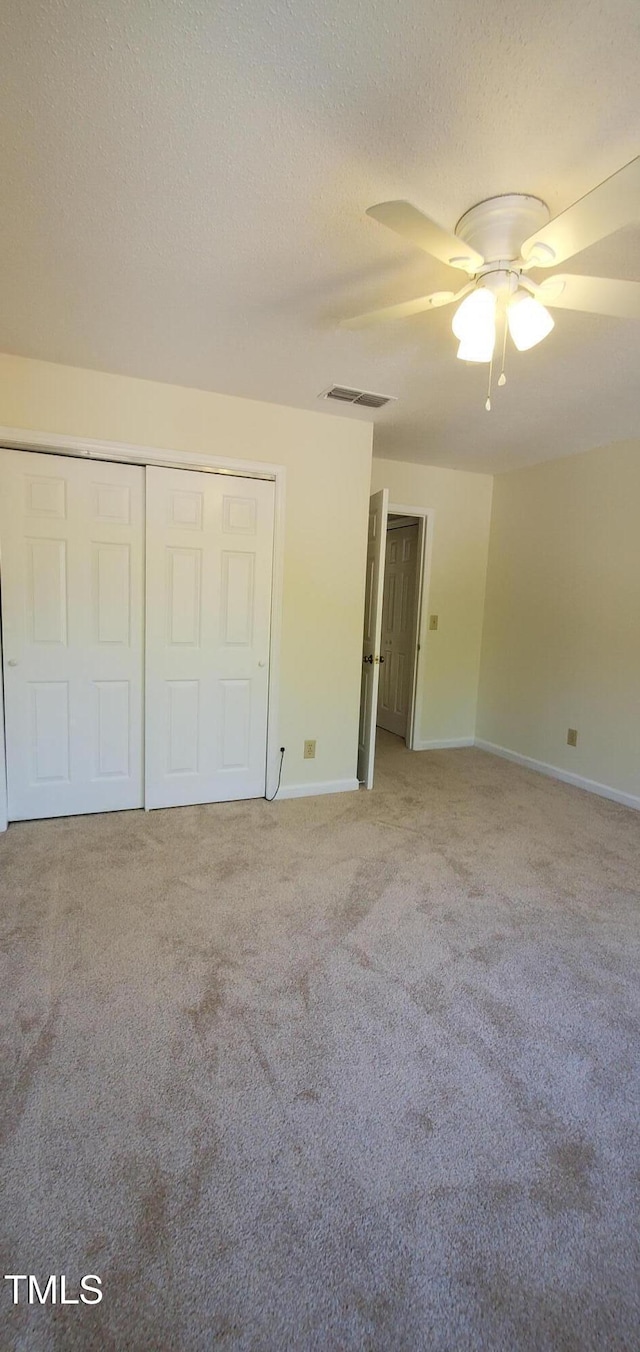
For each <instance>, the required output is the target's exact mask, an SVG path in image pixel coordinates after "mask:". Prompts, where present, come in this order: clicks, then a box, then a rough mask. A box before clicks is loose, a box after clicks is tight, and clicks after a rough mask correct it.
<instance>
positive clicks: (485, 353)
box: [451, 287, 496, 361]
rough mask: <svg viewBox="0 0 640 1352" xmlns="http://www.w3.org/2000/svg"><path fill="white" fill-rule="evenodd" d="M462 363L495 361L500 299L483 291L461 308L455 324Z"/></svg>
mask: <svg viewBox="0 0 640 1352" xmlns="http://www.w3.org/2000/svg"><path fill="white" fill-rule="evenodd" d="M451 327H452V329H453V332H454V333H455V335H456V338H459V339H460V346H459V348H458V353H457V355H458V357H459V358H460V361H491V358H492V356H493V349H494V347H495V341H496V298H495V296H494V294H493V292H492V291H487V290H486V289H485V288H484V287H479V288H478V290H477V291H472V292H471V295H470V296H466V297H465V299H464V300H463V302H462V304H461V305H459V306H458V309H457V310H456V312H455V314H454V316H453V320H452V323H451Z"/></svg>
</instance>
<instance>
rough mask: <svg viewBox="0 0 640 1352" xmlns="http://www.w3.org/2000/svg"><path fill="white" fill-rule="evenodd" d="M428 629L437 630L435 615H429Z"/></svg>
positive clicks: (436, 617)
mask: <svg viewBox="0 0 640 1352" xmlns="http://www.w3.org/2000/svg"><path fill="white" fill-rule="evenodd" d="M429 628H430V629H437V628H438V616H437V615H430V616H429Z"/></svg>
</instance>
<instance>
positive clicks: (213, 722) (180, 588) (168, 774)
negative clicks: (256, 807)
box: [145, 467, 274, 807]
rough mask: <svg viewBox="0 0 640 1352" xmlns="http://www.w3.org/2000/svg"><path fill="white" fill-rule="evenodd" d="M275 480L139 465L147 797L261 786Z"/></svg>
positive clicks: (179, 799)
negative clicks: (143, 491)
mask: <svg viewBox="0 0 640 1352" xmlns="http://www.w3.org/2000/svg"><path fill="white" fill-rule="evenodd" d="M273 507H274V485H273V483H269V482H267V481H264V480H260V479H241V478H235V477H232V476H230V475H220V474H207V473H201V472H199V471H197V470H174V469H156V468H153V467H149V468H148V469H147V591H146V595H147V602H146V631H147V633H146V788H145V804H146V806H147V807H175V806H178V805H180V804H186V803H210V802H220V801H225V800H228V799H231V798H260V797H262V795H263V794H264V791H265V776H266V747H267V701H268V693H269V631H270V612H271V571H272V554H273Z"/></svg>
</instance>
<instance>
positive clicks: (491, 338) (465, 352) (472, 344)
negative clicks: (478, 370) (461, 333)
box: [456, 324, 496, 361]
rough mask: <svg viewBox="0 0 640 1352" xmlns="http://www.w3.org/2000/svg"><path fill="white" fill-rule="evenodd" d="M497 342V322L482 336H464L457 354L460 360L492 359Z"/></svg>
mask: <svg viewBox="0 0 640 1352" xmlns="http://www.w3.org/2000/svg"><path fill="white" fill-rule="evenodd" d="M495 342H496V329H495V324H494V325H493V327H492V328H491V330H487V332H486V333H483V334H482V335H481V337H479V338H478V337H476V338H463V339H462V341H461V343H460V345H459V347H458V351H457V352H456V356H457V357H459V358H460V361H491V358H492V356H493V349H494V347H495Z"/></svg>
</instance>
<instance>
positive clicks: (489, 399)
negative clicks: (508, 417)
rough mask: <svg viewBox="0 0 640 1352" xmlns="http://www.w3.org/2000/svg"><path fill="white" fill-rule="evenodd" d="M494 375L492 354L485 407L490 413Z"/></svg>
mask: <svg viewBox="0 0 640 1352" xmlns="http://www.w3.org/2000/svg"><path fill="white" fill-rule="evenodd" d="M492 377H493V354H492V356H491V361H490V362H489V387H488V389H487V401H486V403H485V408H486V410H487V413H490V412H491V380H492Z"/></svg>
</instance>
